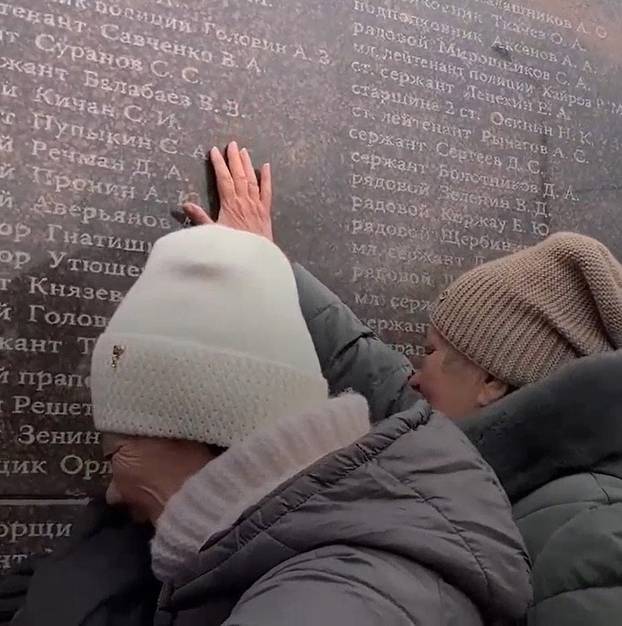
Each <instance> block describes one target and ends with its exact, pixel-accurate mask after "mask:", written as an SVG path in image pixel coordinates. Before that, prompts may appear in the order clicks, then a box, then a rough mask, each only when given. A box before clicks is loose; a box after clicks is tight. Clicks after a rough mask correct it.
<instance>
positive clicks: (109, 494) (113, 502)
mask: <svg viewBox="0 0 622 626" xmlns="http://www.w3.org/2000/svg"><path fill="white" fill-rule="evenodd" d="M106 502H107V503H108V504H109V505H110V506H118V505H120V504H123V498H122V497H121V493H120V492H119V490H118V489H117V486H116V485H115V483H114V479H112V480H111V481H110V484H109V485H108V489H106Z"/></svg>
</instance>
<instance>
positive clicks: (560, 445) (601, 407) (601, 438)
mask: <svg viewBox="0 0 622 626" xmlns="http://www.w3.org/2000/svg"><path fill="white" fill-rule="evenodd" d="M459 425H460V427H461V428H462V429H463V430H464V432H465V433H466V434H467V436H468V437H469V438H470V439H471V441H472V442H473V443H474V444H475V446H476V447H477V448H478V449H479V451H480V452H481V454H482V455H483V457H484V458H485V459H486V461H488V463H489V464H490V465H491V466H492V468H493V469H494V470H495V472H496V473H497V475H498V476H499V479H500V480H501V482H502V484H503V486H504V488H505V490H506V491H507V493H508V495H509V497H510V500H511V501H512V502H515V501H516V500H518V499H520V498H521V497H523V496H525V495H527V494H528V493H530V492H532V491H534V490H535V489H537V488H538V487H540V486H542V485H544V484H546V483H548V482H550V481H552V480H555V479H556V478H559V477H561V476H564V475H568V474H573V473H577V472H584V471H595V470H601V471H604V472H606V473H611V474H614V475H620V476H621V477H622V351H617V352H609V353H605V354H599V355H595V356H591V357H586V358H582V359H578V360H576V361H574V362H573V363H571V364H570V365H568V366H566V367H565V368H563V369H560V370H559V371H557V372H555V373H554V374H552V375H551V376H550V377H548V378H547V379H545V380H543V381H541V382H539V383H536V384H533V385H528V386H526V387H524V388H522V389H519V390H518V391H516V392H514V393H512V394H511V395H509V396H507V397H506V398H504V399H503V400H501V401H499V402H497V403H495V404H494V405H492V406H490V407H488V408H487V409H485V410H484V411H483V412H480V413H479V414H478V415H477V416H475V417H473V418H470V419H467V420H464V421H463V422H462V423H460V424H459Z"/></svg>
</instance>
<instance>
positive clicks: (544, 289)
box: [431, 233, 622, 387]
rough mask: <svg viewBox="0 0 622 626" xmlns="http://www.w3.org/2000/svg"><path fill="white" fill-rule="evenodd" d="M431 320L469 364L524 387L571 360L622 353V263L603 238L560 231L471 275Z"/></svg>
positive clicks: (443, 299)
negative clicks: (595, 238)
mask: <svg viewBox="0 0 622 626" xmlns="http://www.w3.org/2000/svg"><path fill="white" fill-rule="evenodd" d="M431 322H432V325H433V326H434V327H435V328H436V330H437V331H438V332H439V333H440V334H441V335H442V336H443V337H445V339H446V340H447V341H448V342H449V343H450V344H451V345H452V346H453V347H454V348H456V349H457V350H458V351H459V352H461V353H462V354H464V355H465V356H467V357H468V358H469V359H470V360H471V361H473V362H474V363H476V364H477V365H479V366H480V367H482V368H483V369H485V370H486V371H488V372H490V373H491V374H493V375H494V376H495V377H497V378H498V379H499V380H502V381H504V382H506V383H508V384H510V385H512V386H513V387H521V386H523V385H526V384H528V383H532V382H535V381H537V380H540V379H542V378H544V377H546V376H548V375H549V374H550V373H551V372H552V371H553V370H555V369H557V368H558V367H560V366H561V365H563V364H564V363H566V362H567V361H569V360H571V359H575V358H578V357H583V356H587V355H589V354H594V353H598V352H607V351H611V350H617V349H619V348H622V265H620V263H619V262H618V261H617V260H616V259H615V258H614V256H613V255H612V254H611V252H610V251H609V250H608V249H607V248H606V247H605V246H604V245H603V244H601V243H599V242H598V241H596V240H594V239H591V238H590V237H585V236H583V235H578V234H575V233H558V234H556V235H552V236H551V237H549V238H548V239H546V240H545V241H543V242H541V243H539V244H538V245H535V246H533V247H530V248H527V249H525V250H521V251H520V252H517V253H515V254H512V255H509V256H507V257H504V258H501V259H498V260H496V261H491V262H489V263H486V264H484V265H481V266H480V267H476V268H475V269H473V270H471V271H469V272H467V273H465V274H464V275H463V276H461V277H460V278H459V279H458V280H456V281H455V282H454V283H453V284H452V285H450V286H449V288H448V289H447V290H446V291H445V292H444V293H442V294H441V296H440V297H439V299H438V301H437V302H436V304H435V306H434V307H433V310H432V315H431Z"/></svg>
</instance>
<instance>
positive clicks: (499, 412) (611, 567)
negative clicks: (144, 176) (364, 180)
mask: <svg viewBox="0 0 622 626" xmlns="http://www.w3.org/2000/svg"><path fill="white" fill-rule="evenodd" d="M238 208H239V210H240V215H241V219H242V220H244V211H245V208H244V207H238ZM185 210H186V214H187V216H188V217H189V218H190V220H191V221H193V222H195V223H202V222H204V221H205V220H206V219H207V217H206V215H205V213H204V212H203V211H202V209H200V208H199V207H197V206H194V205H189V206H187V207H185ZM256 217H257V216H253V215H248V216H247V221H248V223H249V224H251V225H250V229H251V230H253V229H255V228H256V226H255V225H253V224H252V223H251V222H252V221H253V220H255V221H256ZM259 221H260V222H261V221H262V219H260V220H259ZM263 221H264V223H266V224H269V206H268V207H266V211H264V217H263ZM263 230H264V231H266V228H265V227H264V228H263ZM270 232H271V231H270ZM294 272H295V275H296V280H297V284H298V291H299V298H300V302H301V306H302V310H303V314H304V316H305V319H306V322H307V325H308V327H309V329H310V331H311V335H312V338H313V341H314V344H315V348H316V351H317V353H318V356H319V358H320V363H321V366H322V370H323V372H324V375H325V377H326V379H327V380H328V382H329V385H330V387H331V391H332V392H338V391H340V390H343V389H346V388H352V389H354V390H356V391H358V392H360V393H362V394H363V395H365V396H366V397H367V400H368V402H369V404H370V408H371V411H372V418H373V419H374V420H375V421H376V422H379V421H381V420H383V419H384V418H386V417H388V416H390V415H392V414H394V413H400V412H401V411H404V410H405V409H407V408H408V407H410V406H412V405H413V404H414V403H416V402H417V398H418V393H420V394H421V395H423V396H424V398H425V399H426V401H427V403H428V404H429V405H431V407H432V408H434V409H436V410H437V411H441V412H444V413H446V414H447V415H449V416H450V417H451V418H452V419H454V420H455V421H456V424H457V425H458V426H459V427H460V428H461V429H462V430H463V432H464V433H465V434H466V435H467V436H468V437H469V438H470V439H471V441H472V442H473V443H474V444H475V445H476V447H477V448H478V450H479V451H480V452H481V454H482V455H483V456H484V458H485V459H486V460H487V461H488V463H489V464H490V465H491V466H492V467H493V469H494V470H495V471H496V473H497V475H498V476H499V478H500V479H501V482H502V484H503V486H504V488H505V490H506V492H507V494H508V495H509V498H510V500H511V502H512V505H513V511H514V516H515V519H516V521H517V523H518V526H519V528H520V530H521V532H522V533H523V537H524V539H525V540H526V543H527V547H528V550H529V552H530V555H531V558H532V561H533V565H534V568H533V574H532V584H533V587H534V596H535V600H534V603H533V606H532V608H531V609H530V611H529V615H528V624H529V626H551V625H555V626H588V625H589V626H610V625H612V624H618V623H620V620H621V619H622V351H620V348H622V266H621V265H620V263H619V262H618V261H617V260H616V258H615V257H614V256H613V254H612V253H611V252H610V251H609V250H608V249H607V248H606V247H605V246H604V245H602V244H601V243H599V242H598V241H596V240H594V239H591V238H589V237H585V236H583V235H579V234H574V233H558V234H556V235H553V236H552V237H550V238H548V239H547V240H545V241H543V242H542V243H540V244H538V245H536V246H533V247H530V248H526V249H525V250H522V251H520V252H518V253H516V254H513V255H510V256H507V257H505V258H501V259H499V260H496V261H493V262H490V263H487V264H484V265H482V266H479V267H477V268H475V269H473V270H471V271H469V272H467V273H466V274H464V275H463V276H462V277H461V278H459V279H458V280H457V281H456V282H454V283H453V284H452V285H450V287H449V288H448V289H447V290H446V291H444V292H443V293H442V294H441V295H440V296H439V298H438V300H437V302H436V304H435V306H434V309H433V312H432V315H431V319H430V322H431V324H430V327H429V332H428V336H427V342H426V343H427V345H426V356H425V357H424V359H423V362H422V364H421V367H420V369H419V370H418V371H416V372H414V371H413V369H412V366H411V365H410V363H409V362H408V360H407V359H406V358H405V357H403V356H402V355H400V354H398V353H396V352H394V351H393V350H392V349H390V348H389V347H388V346H386V345H385V344H383V343H382V342H381V341H380V339H379V338H378V337H377V336H375V335H374V333H373V332H372V331H371V330H370V329H369V328H367V327H366V326H365V325H363V324H362V323H361V322H360V321H359V320H358V319H357V318H356V316H355V315H354V314H353V313H352V311H350V310H349V309H348V308H347V307H346V306H345V305H344V304H343V303H342V302H341V301H340V300H339V298H338V297H337V296H335V294H333V293H331V292H330V291H329V290H328V289H326V287H324V286H323V285H322V284H321V283H319V282H318V281H317V280H316V279H315V278H314V277H313V276H311V274H309V272H307V271H306V270H304V269H303V268H302V267H300V266H297V265H295V266H294ZM456 463H458V460H457V459H456V460H455V463H454V464H448V465H447V471H448V472H451V471H452V470H453V468H454V466H455V464H456ZM387 506H391V504H390V502H387ZM396 506H398V504H397V503H396ZM474 558H475V559H477V555H474Z"/></svg>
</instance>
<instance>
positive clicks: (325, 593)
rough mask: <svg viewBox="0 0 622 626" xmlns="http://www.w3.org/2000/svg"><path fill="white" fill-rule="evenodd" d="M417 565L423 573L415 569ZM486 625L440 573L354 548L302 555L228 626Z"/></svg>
mask: <svg viewBox="0 0 622 626" xmlns="http://www.w3.org/2000/svg"><path fill="white" fill-rule="evenodd" d="M413 567H416V571H413ZM414 624H426V625H427V626H446V625H447V624H460V625H461V626H482V621H481V618H480V616H479V613H478V611H477V609H476V608H475V607H474V605H473V604H472V603H471V602H470V601H469V600H467V599H466V597H465V596H463V595H462V594H460V593H459V592H458V591H456V589H454V588H453V587H450V586H448V585H446V584H445V583H444V582H443V581H442V580H441V579H440V577H439V576H438V575H437V574H435V573H434V572H432V571H430V570H428V569H427V568H425V567H423V566H421V567H419V566H414V565H413V563H412V562H406V561H405V562H404V563H403V564H402V563H400V562H399V560H398V562H394V563H392V562H391V560H390V559H387V558H386V557H383V556H382V554H377V553H375V552H374V551H373V550H357V549H354V548H350V547H347V546H341V547H338V548H336V547H334V546H333V547H330V548H325V549H320V550H315V551H313V552H309V553H306V554H301V555H299V556H297V557H295V558H293V559H291V560H289V561H286V562H285V563H284V564H283V565H282V566H280V567H277V568H275V569H274V570H273V571H271V572H269V573H268V574H266V575H265V576H264V577H263V578H262V579H260V580H259V581H257V582H256V583H255V584H254V585H253V586H252V587H251V588H250V589H249V590H248V591H247V592H246V593H245V594H244V595H243V596H242V598H241V599H240V601H239V602H238V604H237V605H236V607H235V608H234V609H233V612H232V613H231V615H230V616H229V618H228V619H227V621H226V622H225V623H224V624H223V626H292V625H295V626H332V625H339V626H413V625H414Z"/></svg>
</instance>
